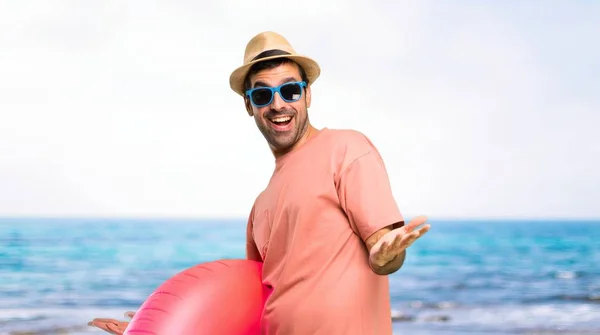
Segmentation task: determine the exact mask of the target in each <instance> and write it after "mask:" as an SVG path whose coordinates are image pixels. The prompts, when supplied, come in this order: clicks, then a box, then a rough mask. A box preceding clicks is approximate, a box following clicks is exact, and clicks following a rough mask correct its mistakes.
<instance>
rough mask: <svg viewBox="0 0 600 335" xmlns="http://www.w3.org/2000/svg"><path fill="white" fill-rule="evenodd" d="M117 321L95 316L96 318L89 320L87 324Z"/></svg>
mask: <svg viewBox="0 0 600 335" xmlns="http://www.w3.org/2000/svg"><path fill="white" fill-rule="evenodd" d="M117 322H119V320H115V319H109V318H96V319H94V320H92V321H90V322H89V323H88V324H91V323H95V324H100V323H117Z"/></svg>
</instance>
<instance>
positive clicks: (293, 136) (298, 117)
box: [256, 109, 308, 151]
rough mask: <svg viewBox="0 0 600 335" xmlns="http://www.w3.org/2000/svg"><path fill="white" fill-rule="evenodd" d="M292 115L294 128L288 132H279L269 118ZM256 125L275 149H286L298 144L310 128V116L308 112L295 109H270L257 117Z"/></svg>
mask: <svg viewBox="0 0 600 335" xmlns="http://www.w3.org/2000/svg"><path fill="white" fill-rule="evenodd" d="M284 115H285V116H292V120H291V121H290V122H293V125H292V129H291V130H289V131H287V132H278V131H276V130H274V129H273V128H272V127H271V121H270V120H269V118H272V117H275V116H284ZM256 125H257V126H258V129H259V130H260V132H261V133H262V134H263V136H264V138H265V139H266V140H267V142H268V143H269V145H270V146H271V147H273V148H274V149H275V150H282V151H283V150H286V149H288V148H290V147H292V146H293V145H294V144H296V143H297V142H298V141H299V140H300V139H301V138H302V136H303V135H304V133H305V132H306V131H307V129H308V117H307V115H306V113H298V112H296V111H295V110H293V109H287V110H280V111H275V110H270V111H268V112H266V113H265V114H263V116H262V118H261V119H260V120H259V119H256Z"/></svg>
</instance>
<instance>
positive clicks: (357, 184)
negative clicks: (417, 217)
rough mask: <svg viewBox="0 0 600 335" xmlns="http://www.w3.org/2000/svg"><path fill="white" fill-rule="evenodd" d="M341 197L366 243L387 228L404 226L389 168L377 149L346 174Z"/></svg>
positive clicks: (342, 175)
mask: <svg viewBox="0 0 600 335" xmlns="http://www.w3.org/2000/svg"><path fill="white" fill-rule="evenodd" d="M338 197H339V199H340V203H341V206H342V208H343V209H344V211H345V212H346V215H347V216H348V218H349V221H350V224H351V225H352V229H353V230H354V231H355V232H356V233H357V234H358V235H359V236H360V237H361V238H362V240H363V241H366V240H367V238H369V237H370V236H371V235H372V234H373V233H375V232H376V231H378V230H380V229H382V228H385V227H387V226H390V225H396V227H400V226H402V224H401V223H402V222H403V220H404V219H403V217H402V214H401V213H400V210H399V209H398V205H397V204H396V201H395V199H394V196H393V194H392V189H391V186H390V181H389V177H388V174H387V171H386V168H385V165H384V163H383V160H382V159H381V156H380V155H379V153H378V152H377V150H376V149H374V148H373V149H372V150H370V151H368V152H367V153H365V154H363V155H361V156H360V157H358V158H356V159H355V160H354V161H352V162H351V163H350V164H349V165H348V166H347V168H346V169H345V170H344V171H342V173H341V175H340V180H339V184H338Z"/></svg>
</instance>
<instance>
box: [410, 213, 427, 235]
mask: <svg viewBox="0 0 600 335" xmlns="http://www.w3.org/2000/svg"><path fill="white" fill-rule="evenodd" d="M425 222H427V216H425V215H421V216H417V217H415V218H414V219H412V220H410V222H409V223H408V224H407V225H406V231H408V232H411V231H413V230H414V229H415V228H417V227H418V226H420V225H422V224H423V223H425Z"/></svg>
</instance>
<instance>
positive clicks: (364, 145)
mask: <svg viewBox="0 0 600 335" xmlns="http://www.w3.org/2000/svg"><path fill="white" fill-rule="evenodd" d="M401 221H403V218H402V215H401V214H400V211H399V209H398V206H397V205H396V202H395V200H394V198H393V196H392V191H391V188H390V183H389V180H388V175H387V172H386V169H385V166H384V163H383V161H382V159H381V157H380V155H379V152H378V151H377V149H376V148H375V147H374V146H373V144H372V143H371V141H370V140H369V139H368V138H367V137H365V136H364V135H363V134H361V133H360V132H357V131H354V130H334V129H327V128H325V129H323V130H321V131H320V132H319V133H317V134H316V135H314V136H313V137H311V138H309V139H308V140H307V142H305V143H304V144H303V145H301V146H300V147H299V148H297V149H295V150H293V151H292V152H290V153H288V154H286V155H285V156H282V157H280V158H278V159H277V160H276V167H275V171H274V172H273V175H272V177H271V179H270V181H269V184H268V186H267V188H266V189H265V190H264V191H263V192H262V193H261V194H260V195H259V196H258V198H257V199H256V201H255V203H254V206H253V207H252V211H251V214H250V218H249V220H248V230H247V256H248V258H249V259H254V260H259V261H262V262H264V266H263V282H264V283H265V285H269V286H271V287H272V289H273V291H272V294H271V296H270V297H269V299H268V301H267V303H266V305H265V310H264V312H263V318H262V325H261V328H262V334H264V335H320V334H322V335H353V334H356V335H379V334H382V335H383V334H392V324H391V309H390V294H389V283H388V277H387V276H380V275H377V274H375V273H373V271H372V270H371V268H370V266H369V263H368V251H367V248H366V246H365V244H364V241H365V240H366V239H367V238H368V237H369V236H371V234H373V233H374V232H376V231H377V230H379V229H381V228H383V227H385V226H389V225H392V224H397V223H398V222H401Z"/></svg>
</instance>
